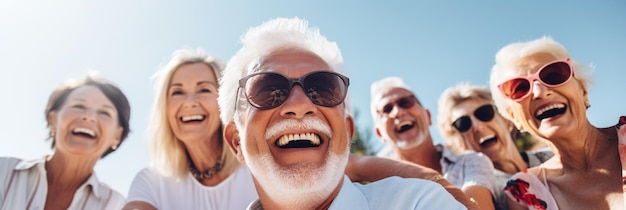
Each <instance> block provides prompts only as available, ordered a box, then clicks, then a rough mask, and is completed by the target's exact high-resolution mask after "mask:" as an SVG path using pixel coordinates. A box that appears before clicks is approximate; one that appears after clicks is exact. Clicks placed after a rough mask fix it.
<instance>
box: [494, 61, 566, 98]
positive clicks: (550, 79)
mask: <svg viewBox="0 0 626 210" xmlns="http://www.w3.org/2000/svg"><path fill="white" fill-rule="evenodd" d="M573 75H574V72H573V71H572V64H571V61H570V59H569V58H568V59H561V60H555V61H552V62H550V63H548V64H546V65H544V66H542V67H541V68H539V71H537V73H535V74H533V75H530V76H527V77H516V78H513V79H510V80H508V81H506V82H503V83H502V84H500V85H498V88H499V89H500V91H501V92H502V94H504V95H505V96H506V97H509V98H510V99H513V100H515V101H521V100H523V99H524V98H526V97H528V96H529V95H530V92H531V90H532V86H533V82H534V81H535V80H538V81H539V82H541V84H543V85H545V86H547V87H558V86H561V85H563V84H565V82H567V81H569V79H570V78H572V76H573Z"/></svg>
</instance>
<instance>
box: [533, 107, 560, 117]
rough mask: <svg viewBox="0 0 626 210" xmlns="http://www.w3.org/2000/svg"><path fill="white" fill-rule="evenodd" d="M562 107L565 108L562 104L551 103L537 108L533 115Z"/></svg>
mask: <svg viewBox="0 0 626 210" xmlns="http://www.w3.org/2000/svg"><path fill="white" fill-rule="evenodd" d="M562 108H565V105H564V104H552V105H550V106H546V107H544V108H542V109H540V110H537V112H536V113H535V116H539V115H541V114H543V113H544V112H546V111H548V110H551V109H562Z"/></svg>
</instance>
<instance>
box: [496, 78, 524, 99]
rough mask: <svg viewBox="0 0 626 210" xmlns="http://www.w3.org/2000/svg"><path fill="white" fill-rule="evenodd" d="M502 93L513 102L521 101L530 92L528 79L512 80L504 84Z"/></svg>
mask: <svg viewBox="0 0 626 210" xmlns="http://www.w3.org/2000/svg"><path fill="white" fill-rule="evenodd" d="M502 91H503V93H504V95H505V96H507V97H509V98H511V99H513V100H516V99H520V98H522V97H524V96H525V95H526V94H528V92H529V91H530V83H529V82H528V80H526V79H521V78H517V79H512V80H509V81H506V82H505V83H502Z"/></svg>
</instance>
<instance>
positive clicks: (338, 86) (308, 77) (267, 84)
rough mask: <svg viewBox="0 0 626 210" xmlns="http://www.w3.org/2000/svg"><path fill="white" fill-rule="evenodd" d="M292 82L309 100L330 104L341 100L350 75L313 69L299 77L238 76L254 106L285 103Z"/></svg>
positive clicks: (267, 74)
mask: <svg viewBox="0 0 626 210" xmlns="http://www.w3.org/2000/svg"><path fill="white" fill-rule="evenodd" d="M295 84H299V85H300V87H302V90H304V93H305V94H306V95H307V97H309V99H311V102H313V104H315V105H319V106H324V107H334V106H337V105H339V104H341V103H343V101H344V100H345V98H346V95H347V93H348V86H349V85H350V79H349V78H348V77H346V76H343V75H341V74H338V73H335V72H330V71H314V72H310V73H308V74H305V75H304V76H302V77H300V78H287V77H286V76H284V75H282V74H279V73H276V72H260V73H255V74H251V75H248V76H246V77H244V78H242V79H240V80H239V88H241V89H243V90H244V94H245V97H246V99H247V100H248V103H250V105H252V106H254V107H256V108H258V109H273V108H276V107H278V106H280V105H282V104H283V103H285V101H287V98H288V97H289V93H290V92H291V89H292V88H293V86H294V85H295Z"/></svg>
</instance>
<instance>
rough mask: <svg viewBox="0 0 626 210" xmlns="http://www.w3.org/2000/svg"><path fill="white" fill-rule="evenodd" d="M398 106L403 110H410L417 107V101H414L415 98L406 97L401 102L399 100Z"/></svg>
mask: <svg viewBox="0 0 626 210" xmlns="http://www.w3.org/2000/svg"><path fill="white" fill-rule="evenodd" d="M397 103H398V106H399V107H401V108H403V109H408V108H411V107H413V105H415V100H413V97H410V96H409V97H404V98H401V99H400V100H398V102H397Z"/></svg>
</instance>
